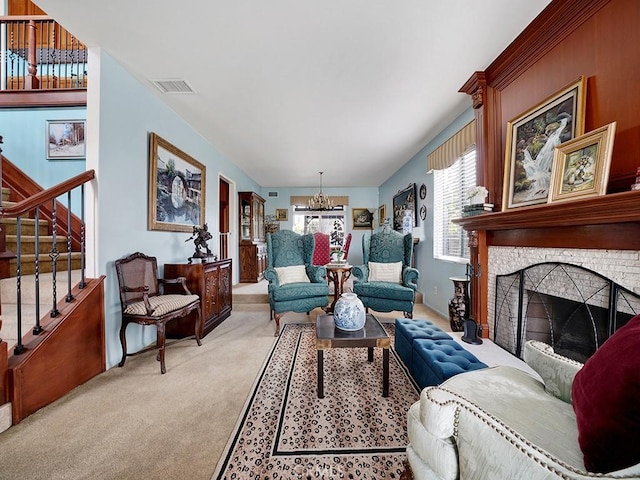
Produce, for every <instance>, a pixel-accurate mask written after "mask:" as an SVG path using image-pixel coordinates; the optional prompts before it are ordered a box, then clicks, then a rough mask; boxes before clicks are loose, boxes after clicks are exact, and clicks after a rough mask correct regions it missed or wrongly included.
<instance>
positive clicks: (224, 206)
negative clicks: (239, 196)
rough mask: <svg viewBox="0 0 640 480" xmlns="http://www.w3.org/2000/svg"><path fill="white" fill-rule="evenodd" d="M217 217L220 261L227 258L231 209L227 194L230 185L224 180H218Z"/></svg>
mask: <svg viewBox="0 0 640 480" xmlns="http://www.w3.org/2000/svg"><path fill="white" fill-rule="evenodd" d="M219 182H220V185H219V189H218V191H219V197H220V198H219V200H218V201H219V209H218V211H219V215H220V218H219V220H218V224H219V226H220V227H219V231H220V245H219V247H220V248H219V252H220V259H223V258H229V244H230V242H229V240H230V238H229V237H230V235H231V232H230V224H231V222H230V210H231V207H230V205H229V192H230V190H231V185H230V184H229V182H227V181H226V180H225V179H224V178H222V177H220V178H219Z"/></svg>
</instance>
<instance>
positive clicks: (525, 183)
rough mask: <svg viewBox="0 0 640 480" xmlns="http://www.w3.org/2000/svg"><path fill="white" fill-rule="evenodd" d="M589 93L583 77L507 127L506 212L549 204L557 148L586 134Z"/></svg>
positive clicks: (503, 197) (503, 208) (504, 206)
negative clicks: (585, 112) (586, 110)
mask: <svg viewBox="0 0 640 480" xmlns="http://www.w3.org/2000/svg"><path fill="white" fill-rule="evenodd" d="M586 91H587V80H586V78H585V77H584V76H581V77H579V78H578V79H577V80H575V81H574V82H573V83H571V84H570V85H567V86H566V87H565V88H563V89H562V90H560V91H559V92H557V93H555V94H553V95H552V96H550V97H548V98H547V99H545V100H543V101H542V102H541V103H540V104H538V105H536V106H535V107H533V108H531V109H530V110H528V111H526V112H524V113H523V114H521V115H518V116H517V117H516V118H514V119H513V120H511V121H510V122H508V123H507V141H506V149H505V150H506V158H505V167H504V193H503V194H502V199H503V200H502V202H503V203H502V210H503V211H506V210H509V209H511V208H516V207H524V206H527V205H535V204H538V203H546V202H547V200H548V198H549V192H550V190H551V170H552V166H553V156H554V147H556V146H558V145H560V144H561V143H564V142H566V141H568V140H571V139H572V138H575V137H577V136H579V135H582V134H583V133H584V118H585V114H584V111H585V105H586V96H587V95H586Z"/></svg>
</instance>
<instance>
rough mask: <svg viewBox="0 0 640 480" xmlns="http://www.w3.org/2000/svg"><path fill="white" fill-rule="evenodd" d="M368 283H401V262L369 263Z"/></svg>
mask: <svg viewBox="0 0 640 480" xmlns="http://www.w3.org/2000/svg"><path fill="white" fill-rule="evenodd" d="M369 281H370V282H393V283H401V282H402V262H396V263H377V262H369Z"/></svg>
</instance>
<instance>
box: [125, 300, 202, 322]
mask: <svg viewBox="0 0 640 480" xmlns="http://www.w3.org/2000/svg"><path fill="white" fill-rule="evenodd" d="M196 301H200V297H198V295H156V296H155V297H149V303H150V304H151V308H152V309H153V312H152V313H151V316H152V317H161V316H162V315H165V314H167V313H169V312H173V311H175V310H179V309H181V308H182V307H186V306H187V305H189V304H190V303H193V302H196ZM124 313H126V314H127V315H146V314H147V308H146V307H145V306H144V302H136V303H131V304H129V305H127V308H125V309H124Z"/></svg>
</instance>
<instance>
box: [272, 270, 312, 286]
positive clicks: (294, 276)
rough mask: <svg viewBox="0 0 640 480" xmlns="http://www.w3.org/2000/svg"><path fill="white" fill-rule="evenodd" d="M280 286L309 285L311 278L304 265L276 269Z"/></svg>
mask: <svg viewBox="0 0 640 480" xmlns="http://www.w3.org/2000/svg"><path fill="white" fill-rule="evenodd" d="M275 271H276V274H277V275H278V283H279V284H280V286H282V285H286V284H288V283H308V282H309V277H308V276H307V271H306V269H305V266H304V265H291V266H290V267H275Z"/></svg>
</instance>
